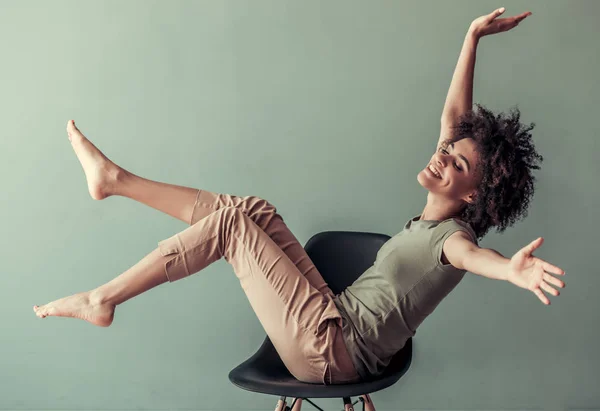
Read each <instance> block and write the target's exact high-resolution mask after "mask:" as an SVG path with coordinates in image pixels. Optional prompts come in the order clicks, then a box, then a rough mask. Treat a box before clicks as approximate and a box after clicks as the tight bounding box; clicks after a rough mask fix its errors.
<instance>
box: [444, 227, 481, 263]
mask: <svg viewBox="0 0 600 411" xmlns="http://www.w3.org/2000/svg"><path fill="white" fill-rule="evenodd" d="M475 248H478V246H477V244H475V243H474V242H473V238H472V236H471V234H469V233H467V232H466V231H463V230H457V231H455V232H454V233H452V234H450V235H449V236H448V238H446V240H445V241H444V244H443V246H442V262H443V263H444V264H452V265H453V266H454V267H456V268H458V269H460V270H464V265H463V260H464V257H465V255H467V254H468V253H469V252H471V251H472V250H474V249H475Z"/></svg>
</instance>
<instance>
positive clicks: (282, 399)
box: [275, 396, 287, 411]
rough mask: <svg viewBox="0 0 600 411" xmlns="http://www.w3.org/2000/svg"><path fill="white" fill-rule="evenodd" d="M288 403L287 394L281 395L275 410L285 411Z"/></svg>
mask: <svg viewBox="0 0 600 411" xmlns="http://www.w3.org/2000/svg"><path fill="white" fill-rule="evenodd" d="M286 406H287V404H286V402H285V396H281V397H279V400H277V405H276V406H275V411H285V408H286Z"/></svg>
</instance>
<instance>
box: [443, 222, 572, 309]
mask: <svg viewBox="0 0 600 411" xmlns="http://www.w3.org/2000/svg"><path fill="white" fill-rule="evenodd" d="M543 242H544V239H543V238H542V237H539V238H537V239H535V240H534V241H532V242H531V243H529V244H528V245H526V246H525V247H523V248H521V249H520V250H519V251H517V252H516V253H515V255H513V256H512V257H511V258H510V259H508V258H506V257H504V256H503V255H502V254H500V253H499V252H498V251H496V250H493V249H491V248H480V247H478V246H477V245H476V244H474V243H473V242H472V241H471V240H470V239H469V236H468V235H467V234H466V233H464V232H463V231H457V232H456V233H454V234H452V235H451V236H450V237H448V239H446V241H445V242H444V246H443V250H444V254H445V255H446V258H447V259H448V261H449V262H450V263H451V264H452V265H453V266H455V267H456V268H459V269H462V270H467V271H469V272H471V273H474V274H479V275H482V276H485V277H488V278H492V279H496V280H506V281H509V282H510V283H512V284H514V285H516V286H518V287H521V288H525V289H527V290H529V291H531V292H533V293H534V294H535V295H536V296H537V297H538V298H539V299H540V301H542V302H543V303H544V304H546V305H550V300H549V299H548V297H546V295H545V294H544V293H543V292H542V290H544V291H546V292H547V293H549V294H552V295H554V296H558V295H560V292H559V291H558V290H556V289H554V288H552V287H551V286H550V284H552V285H554V286H556V287H559V288H564V287H565V283H564V281H561V280H559V279H558V278H554V277H553V276H551V275H550V274H555V275H565V272H564V270H562V269H561V268H558V267H556V266H554V265H552V264H550V263H548V262H546V261H544V260H542V259H540V258H538V257H535V256H533V251H535V250H536V249H537V248H539V247H540V246H541V245H542V243H543Z"/></svg>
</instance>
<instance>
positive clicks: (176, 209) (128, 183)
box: [33, 121, 198, 327]
mask: <svg viewBox="0 0 600 411" xmlns="http://www.w3.org/2000/svg"><path fill="white" fill-rule="evenodd" d="M67 135H68V137H69V141H71V144H72V146H73V149H74V150H75V153H76V154H77V158H78V159H79V162H80V163H81V165H82V167H83V170H84V172H85V175H86V179H87V183H88V190H89V192H90V195H91V196H92V198H93V199H95V200H102V199H104V198H106V197H109V196H111V195H114V194H117V195H123V196H126V197H129V198H132V199H134V200H137V201H140V202H142V203H144V204H146V205H148V206H150V207H153V208H155V209H157V210H160V211H163V212H165V213H167V214H169V215H171V216H173V217H175V218H178V219H179V220H181V221H184V222H186V223H188V224H189V223H190V219H191V214H192V208H193V205H194V202H195V199H196V195H197V193H198V190H197V189H193V188H189V187H182V186H176V185H171V184H165V183H159V182H155V181H150V180H146V179H144V178H141V177H138V176H136V175H134V174H133V173H130V172H128V171H127V170H125V169H123V168H122V167H119V166H117V165H116V164H115V163H113V162H112V161H111V160H110V159H108V158H107V157H106V156H105V155H104V154H103V153H102V152H101V151H100V150H98V148H96V146H94V145H93V144H92V143H91V142H90V141H89V140H88V139H87V138H86V137H85V136H84V135H83V134H81V132H80V131H79V130H78V129H77V127H75V123H74V122H73V121H69V122H68V123H67ZM170 258H171V257H165V256H162V255H161V253H160V250H159V249H158V248H156V249H155V250H154V251H152V252H151V253H150V254H148V255H147V256H146V257H144V258H143V259H142V260H141V261H140V262H138V263H137V264H136V265H134V266H133V267H131V268H130V269H129V270H127V271H125V272H124V273H123V274H121V275H120V276H118V277H116V278H115V279H113V280H111V281H110V282H108V283H106V284H104V285H102V286H100V287H98V288H96V289H95V290H92V291H86V292H82V293H77V294H74V295H71V296H69V297H65V298H61V299H59V300H56V301H53V302H51V303H49V304H46V305H44V306H41V307H38V306H37V305H36V306H34V307H33V309H34V312H35V313H36V315H37V316H38V317H40V318H44V317H46V316H60V317H74V318H80V319H82V320H86V321H89V322H90V323H92V324H94V325H98V326H102V327H108V326H109V325H110V324H111V323H112V321H113V318H114V311H115V307H116V306H117V305H119V304H121V303H123V302H125V301H127V300H128V299H130V298H133V297H135V296H136V295H138V294H141V293H143V292H145V291H147V290H149V289H151V288H153V287H156V286H158V285H160V284H162V283H164V282H166V281H167V278H166V276H165V271H164V267H165V262H166V261H168V260H169V259H170Z"/></svg>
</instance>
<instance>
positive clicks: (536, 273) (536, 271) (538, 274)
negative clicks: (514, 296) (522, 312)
mask: <svg viewBox="0 0 600 411" xmlns="http://www.w3.org/2000/svg"><path fill="white" fill-rule="evenodd" d="M543 242H544V239H543V238H542V237H539V238H537V239H535V240H533V241H532V242H531V243H529V245H526V246H525V247H523V248H522V249H520V250H519V251H517V253H516V254H515V255H513V256H512V258H511V259H510V262H509V264H508V266H509V271H508V278H507V279H508V281H509V282H511V283H513V284H515V285H516V286H518V287H521V288H525V289H527V290H530V291H532V292H533V293H534V294H535V295H537V297H538V298H539V299H540V300H541V301H542V302H543V303H544V304H546V305H550V300H549V299H548V297H546V295H544V293H543V292H542V290H541V289H543V290H545V291H546V292H548V293H549V294H552V295H554V296H557V295H560V292H559V291H558V290H556V289H554V288H552V287H550V284H553V285H555V286H557V287H560V288H564V287H565V283H564V282H563V281H560V280H559V279H558V278H554V277H553V276H551V275H550V272H551V273H552V274H556V275H565V272H564V271H563V270H562V269H560V268H558V267H556V266H554V265H552V264H549V263H547V262H546V261H544V260H541V259H539V258H537V257H534V256H533V255H532V253H533V251H534V250H536V249H537V248H539V247H540V246H541V245H542V243H543Z"/></svg>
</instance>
